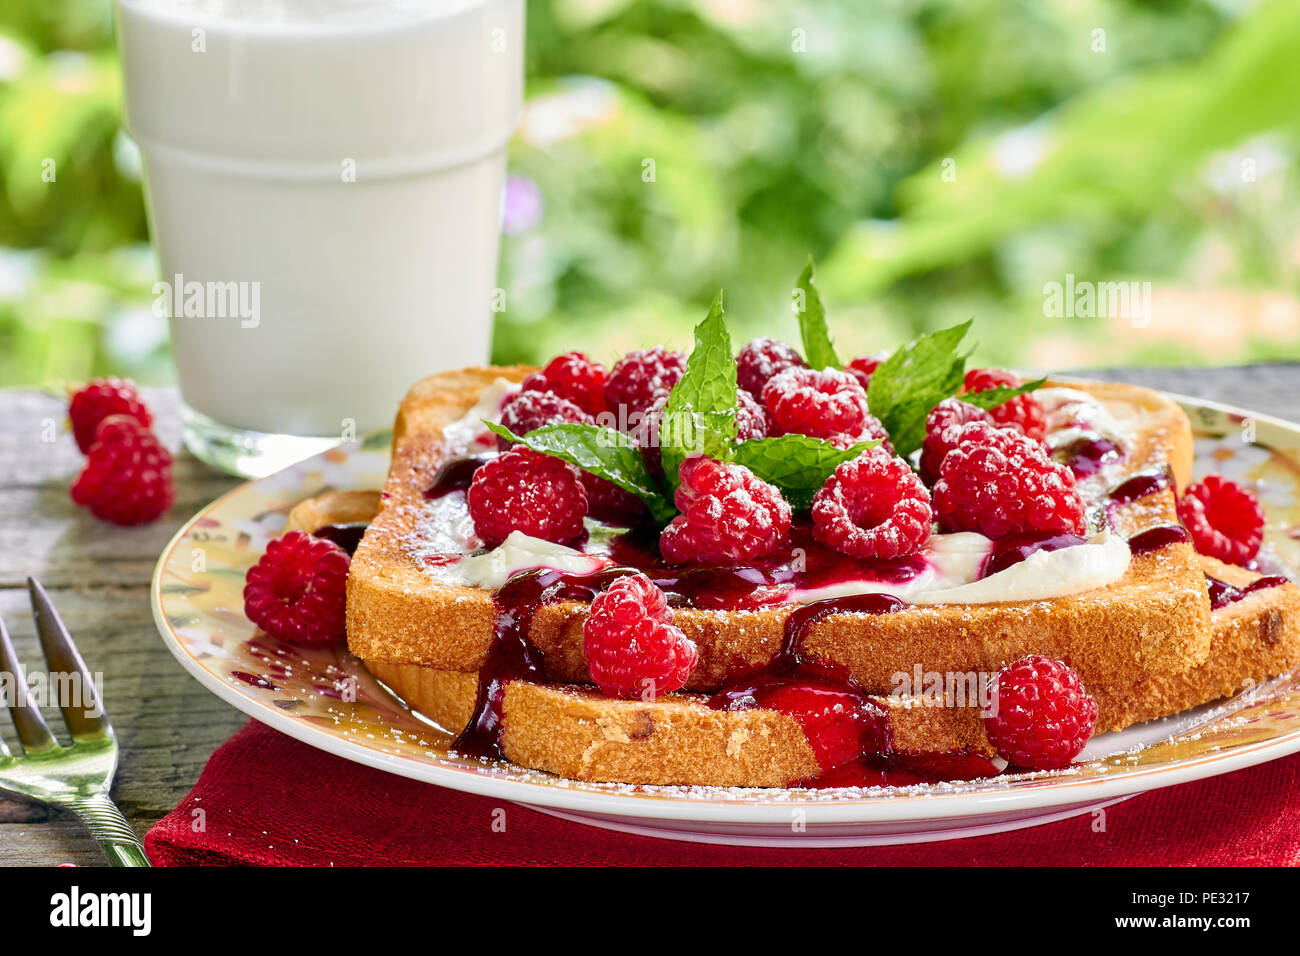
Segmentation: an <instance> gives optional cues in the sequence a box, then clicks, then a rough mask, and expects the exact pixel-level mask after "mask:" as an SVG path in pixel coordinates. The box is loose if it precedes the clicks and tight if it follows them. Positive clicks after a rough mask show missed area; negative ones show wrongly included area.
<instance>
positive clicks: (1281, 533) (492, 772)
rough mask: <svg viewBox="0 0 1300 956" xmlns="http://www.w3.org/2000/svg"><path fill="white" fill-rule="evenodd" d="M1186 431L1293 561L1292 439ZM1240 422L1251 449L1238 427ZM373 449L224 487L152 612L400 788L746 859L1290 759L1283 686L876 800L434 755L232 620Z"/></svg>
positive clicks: (382, 443) (1276, 434)
mask: <svg viewBox="0 0 1300 956" xmlns="http://www.w3.org/2000/svg"><path fill="white" fill-rule="evenodd" d="M1180 401H1181V402H1182V404H1183V406H1184V407H1185V408H1186V409H1187V411H1188V414H1189V415H1190V416H1191V418H1192V421H1193V424H1194V426H1195V428H1196V430H1197V465H1198V472H1202V473H1203V472H1206V471H1211V470H1213V471H1217V472H1221V473H1226V474H1228V475H1229V476H1230V477H1234V478H1242V479H1247V480H1253V481H1257V482H1259V487H1260V490H1261V497H1262V500H1263V502H1264V505H1265V507H1266V509H1267V510H1268V512H1269V519H1270V532H1269V537H1268V541H1269V545H1270V547H1271V548H1272V549H1274V551H1276V552H1277V553H1278V555H1279V557H1280V558H1281V559H1282V560H1284V561H1285V562H1286V563H1287V564H1288V565H1289V566H1291V567H1295V566H1297V565H1300V561H1297V558H1300V541H1297V540H1296V539H1295V538H1293V537H1291V536H1290V535H1289V534H1287V533H1286V532H1287V530H1289V529H1294V528H1296V527H1300V505H1297V490H1298V489H1300V426H1295V425H1292V424H1289V423H1286V422H1281V421H1278V420H1276V419H1270V418H1267V417H1265V416H1258V415H1251V414H1249V413H1247V412H1242V411H1238V410H1235V409H1230V408H1226V407H1223V406H1218V405H1213V404H1210V403H1204V402H1198V401H1195V400H1192V399H1180ZM1246 417H1249V418H1251V419H1253V420H1254V422H1255V423H1256V429H1257V442H1256V444H1254V445H1248V444H1245V443H1244V442H1242V441H1241V438H1240V425H1239V423H1240V422H1241V421H1242V419H1243V418H1246ZM387 448H388V436H387V435H376V436H372V437H371V438H369V439H367V440H366V442H365V443H364V444H363V445H361V446H349V447H346V448H337V449H333V450H331V451H328V452H325V453H323V454H321V455H318V456H316V457H314V458H310V459H307V460H306V461H304V462H301V463H299V464H297V465H294V466H292V467H290V468H288V469H285V470H284V471H282V472H279V473H277V474H275V475H271V476H269V477H267V478H263V479H260V480H257V481H251V482H248V483H246V484H244V485H241V486H239V487H238V488H236V489H234V490H233V491H231V492H229V493H228V494H226V495H224V496H222V497H221V498H219V499H217V500H216V501H214V502H213V503H212V504H210V505H208V506H207V507H206V508H204V509H203V510H202V511H200V512H199V513H198V514H197V515H195V516H194V517H193V518H192V519H190V521H189V522H187V523H186V525H185V526H184V527H183V528H182V529H181V530H180V531H179V532H178V533H177V535H176V537H175V538H173V539H172V541H171V543H170V544H169V545H168V546H167V548H166V550H165V551H164V552H163V554H162V556H161V557H160V558H159V560H158V566H157V569H156V570H155V572H154V580H153V588H152V601H153V608H154V617H155V619H156V620H157V623H158V629H159V631H160V633H161V634H162V636H163V639H164V640H165V642H166V643H167V646H168V648H169V649H170V650H171V652H172V653H173V654H174V655H175V656H176V659H177V660H179V661H180V662H181V664H182V665H183V666H184V667H185V668H186V669H187V670H188V671H189V672H190V673H191V674H193V675H194V677H195V678H196V679H198V680H199V681H200V682H201V683H202V684H203V685H204V686H206V687H207V688H208V689H210V690H211V691H212V692H213V693H215V694H217V695H218V696H219V697H221V698H222V699H224V700H226V701H228V702H229V703H231V704H233V705H234V706H235V707H238V708H239V709H240V710H242V711H244V712H245V713H247V714H249V715H250V716H252V717H255V718H257V719H258V720H260V721H261V722H263V723H265V724H268V725H270V726H272V727H275V728H276V729H278V730H281V731H283V732H284V733H286V734H289V735H290V736H291V737H295V738H297V739H298V740H301V741H303V742H305V743H307V744H310V745H311V746H313V747H318V748H320V749H321V750H325V751H327V752H329V753H333V754H337V755H339V756H341V757H345V758H347V759H349V760H353V761H356V762H357V763H361V764H366V765H368V766H372V767H377V768H379V769H381V770H387V771H390V772H392V773H397V774H401V775H402V776H405V777H411V778H414V779H416V780H424V781H427V782H429V783H434V784H438V785H440V786H444V787H451V788H453V789H456V790H463V791H467V792H470V793H477V794H482V795H485V796H490V797H494V798H498V799H503V800H509V801H513V802H516V803H520V804H524V805H526V806H531V807H533V808H535V809H538V810H541V811H543V812H545V813H550V814H553V815H555V816H558V817H563V818H564V819H567V820H576V821H579V822H582V823H587V824H591V825H594V826H599V827H605V828H608V829H614V830H622V831H626V832H631V833H639V834H645V835H651V836H660V837H668V838H672V839H678V840H696V841H704V842H710V843H731V844H744V845H753V846H865V845H876V844H891V843H913V842H924V841H931V840H943V839H950V838H954V837H964V836H975V835H979V834H984V833H993V832H998V831H1002V830H1012V829H1017V828H1020V827H1026V826H1033V825H1036V824H1040V823H1047V822H1051V821H1053V820H1060V819H1064V818H1066V817H1070V816H1075V815H1077V814H1081V813H1087V812H1090V811H1093V810H1095V809H1097V808H1099V807H1102V806H1106V805H1108V804H1110V803H1114V802H1116V801H1118V800H1122V799H1125V798H1126V797H1128V796H1131V795H1133V794H1138V793H1142V792H1145V791H1148V790H1154V789H1158V788H1160V787H1168V786H1173V785H1175V784H1179V783H1186V782H1188V781H1192V780H1199V779H1202V778H1205V777H1210V776H1214V775H1216V774H1221V773H1227V772H1229V771H1232V770H1238V769H1240V768H1242V767H1249V766H1251V765H1253V764H1257V763H1262V762H1264V761H1267V760H1274V759H1276V758H1278V757H1282V756H1285V755H1287V754H1290V753H1294V752H1296V751H1297V750H1300V681H1298V680H1297V678H1296V676H1295V675H1291V676H1287V677H1284V678H1279V679H1277V680H1274V681H1270V682H1268V683H1267V684H1265V685H1262V686H1261V687H1258V688H1255V689H1254V690H1253V691H1251V692H1248V693H1245V694H1241V695H1238V696H1237V697H1235V698H1233V699H1232V700H1230V701H1224V702H1219V703H1217V704H1212V705H1208V706H1206V707H1202V708H1198V709H1197V710H1194V711H1189V712H1187V713H1184V714H1179V715H1177V716H1175V717H1171V718H1167V719H1165V720H1160V721H1153V722H1152V723H1150V724H1144V725H1141V726H1138V727H1132V728H1128V729H1126V730H1124V731H1122V732H1120V733H1114V734H1105V735H1102V736H1100V737H1097V738H1095V739H1094V740H1092V741H1091V742H1090V743H1089V745H1088V748H1087V750H1085V752H1084V758H1083V759H1084V760H1085V761H1086V762H1084V763H1081V764H1079V765H1077V766H1075V767H1072V768H1071V769H1069V770H1067V771H1058V772H1055V773H1040V774H1023V775H1014V776H1003V777H998V778H995V779H993V780H987V781H974V782H969V783H959V784H927V785H921V786H915V787H907V788H894V789H875V790H847V791H846V790H820V791H818V790H797V789H789V790H745V789H723V788H711V787H634V786H626V785H617V784H591V783H581V782H576V781H572V780H564V779H561V778H558V777H554V776H551V775H549V774H544V773H539V772H534V771H528V770H523V769H520V768H517V767H513V766H506V765H500V764H497V765H490V764H486V763H483V762H479V761H474V760H466V759H462V758H459V757H455V756H448V754H447V752H446V747H447V744H448V743H449V741H450V736H449V735H448V734H447V733H445V732H444V731H443V730H442V729H441V728H438V727H436V726H435V725H432V724H431V723H429V722H428V721H426V720H424V719H423V718H421V717H419V716H417V715H415V714H413V713H411V711H409V710H408V709H407V708H406V707H405V706H404V705H403V704H402V703H401V702H400V701H399V700H397V699H396V698H395V697H393V696H392V695H391V694H390V693H388V691H387V690H386V689H385V688H384V687H383V686H382V685H380V684H379V683H378V682H377V681H375V679H374V678H373V677H371V676H370V675H369V673H368V672H367V671H366V670H365V669H364V668H363V667H362V666H361V665H360V664H359V663H358V662H357V661H356V660H355V659H354V658H352V657H351V656H350V655H349V654H348V653H347V652H346V651H345V650H342V649H333V650H326V651H309V650H303V649H301V648H296V647H292V646H290V645H286V644H280V643H278V642H276V641H274V640H272V639H270V638H268V637H267V636H266V635H264V634H259V633H257V632H256V629H255V628H254V627H253V625H252V624H251V623H250V622H249V621H248V620H247V619H246V618H245V617H244V615H243V598H242V593H241V592H242V588H243V581H244V573H245V571H246V570H247V568H248V567H249V566H250V565H252V564H253V563H254V562H255V561H256V560H257V558H258V557H259V556H260V554H261V552H262V550H263V548H264V547H265V545H266V542H267V540H268V539H269V538H270V537H272V536H274V535H275V534H276V533H278V531H279V530H280V529H281V528H282V527H283V525H284V520H285V516H286V515H287V513H288V510H289V509H290V508H291V507H292V506H293V505H294V504H295V503H297V502H298V501H300V500H301V499H302V498H304V497H306V496H309V495H313V494H317V493H319V492H321V491H323V490H326V489H327V488H336V489H351V488H377V487H379V486H380V485H381V484H382V482H383V479H384V476H385V474H386V472H387V467H388V458H387Z"/></svg>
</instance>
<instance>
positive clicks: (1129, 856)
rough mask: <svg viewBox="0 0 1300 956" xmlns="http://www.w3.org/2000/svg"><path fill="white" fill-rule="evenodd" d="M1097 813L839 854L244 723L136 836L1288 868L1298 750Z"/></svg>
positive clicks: (333, 847)
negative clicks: (601, 807) (488, 786)
mask: <svg viewBox="0 0 1300 956" xmlns="http://www.w3.org/2000/svg"><path fill="white" fill-rule="evenodd" d="M502 808H504V811H505V816H504V822H505V830H504V832H501V830H500V826H499V824H500V821H501V813H500V812H499V811H500V810H501V809H502ZM199 811H202V813H199ZM200 821H201V822H202V826H199V823H200ZM494 822H496V823H498V826H497V827H496V829H494V827H493V824H494ZM1093 825H1094V818H1093V817H1092V815H1090V814H1084V815H1083V816H1081V817H1075V818H1074V819H1071V820H1065V821H1062V822H1060V823H1053V824H1049V825H1047V826H1041V827H1033V828H1031V829H1027V830H1017V831H1013V832H1011V833H1002V834H996V835H993V836H985V837H977V838H974V839H969V840H951V841H945V842H942V843H921V844H913V845H910V846H888V847H863V848H852V849H834V850H809V849H755V848H747V847H727V846H708V845H704V844H698V843H683V842H677V841H671V840H657V839H652V838H649V837H639V836H628V835H625V834H621V833H613V832H610V831H607V830H600V829H597V828H594V827H587V826H582V825H580V824H575V823H567V822H565V821H563V820H558V819H555V818H554V817H549V816H546V815H544V814H541V813H537V812H536V811H533V810H527V809H524V808H523V807H518V806H515V805H514V804H510V803H506V802H504V801H501V800H495V799H490V798H487V797H476V796H471V795H469V794H464V793H458V792H456V791H454V790H445V789H443V788H441V787H435V786H431V785H429V784H424V783H418V782H416V781H414V780H408V779H406V778H405V777H398V776H395V775H393V774H390V773H385V772H383V771H380V770H372V769H370V768H368V767H363V766H361V765H360V764H354V763H351V762H349V761H346V760H344V759H343V758H341V757H335V756H332V755H330V754H327V753H324V752H323V751H320V750H316V749H314V748H312V747H308V746H307V745H306V744H302V743H299V742H298V741H296V740H293V739H292V738H290V737H286V736H285V735H283V734H281V733H279V732H277V731H275V730H272V729H270V728H269V727H266V726H264V725H262V724H259V723H257V722H256V721H249V723H248V724H247V725H246V726H245V727H244V729H243V730H241V731H240V732H239V733H237V734H236V735H235V736H234V737H232V738H231V739H230V740H229V741H227V742H226V743H225V744H224V745H223V746H222V747H221V748H220V749H218V750H217V752H216V753H215V754H213V756H212V759H211V760H210V761H209V762H208V765H207V767H206V768H205V769H204V771H203V775H202V776H201V777H200V778H199V782H198V784H196V785H195V787H194V789H193V790H192V791H191V792H190V794H189V796H187V797H186V798H185V800H184V801H182V802H181V805H180V806H178V807H177V808H176V809H175V810H173V811H172V812H171V813H170V814H168V815H167V816H166V817H164V818H163V819H162V820H160V821H159V822H158V824H157V825H156V826H155V827H154V828H153V829H152V830H150V831H149V833H148V835H147V836H146V837H145V847H146V848H147V849H148V853H149V858H150V859H151V860H153V862H154V863H155V864H158V865H170V866H177V865H216V866H229V865H240V864H253V865H259V866H271V865H289V866H293V865H298V866H309V865H336V866H347V865H354V866H355V865H385V866H401V865H479V866H482V865H488V866H500V865H510V864H543V865H548V866H554V865H564V864H603V865H620V864H639V865H655V864H669V865H672V864H693V865H699V864H705V865H720V866H735V865H737V864H764V865H787V866H788V865H818V864H826V865H840V864H852V865H891V864H911V865H926V864H936V865H977V866H989V865H994V866H996V865H1001V864H1036V865H1047V866H1051V865H1069V866H1079V865H1089V864H1092V865H1098V864H1100V865H1135V866H1143V865H1174V866H1176V865H1196V866H1224V865H1292V866H1294V865H1297V864H1300V754H1296V755H1293V756H1291V757H1286V758H1283V759H1281V760H1275V761H1273V762H1271V763H1267V764H1262V765H1260V766H1257V767H1251V768H1250V769H1247V770H1241V771H1238V772H1237V773H1232V774H1227V775H1224V776H1219V777H1213V778H1211V779H1208V780H1202V781H1199V782H1197V783H1190V784H1184V785H1183V786H1179V787H1171V788H1167V789H1164V790H1157V791H1154V792H1152V793H1148V794H1145V795H1142V796H1139V797H1134V798H1133V799H1131V800H1128V801H1126V802H1123V803H1119V804H1116V805H1114V806H1111V807H1108V808H1107V809H1106V819H1105V825H1106V827H1105V831H1104V832H1094V830H1093Z"/></svg>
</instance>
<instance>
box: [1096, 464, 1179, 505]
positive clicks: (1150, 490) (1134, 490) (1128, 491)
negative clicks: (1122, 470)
mask: <svg viewBox="0 0 1300 956" xmlns="http://www.w3.org/2000/svg"><path fill="white" fill-rule="evenodd" d="M1173 483H1174V482H1173V476H1172V475H1170V473H1169V469H1168V468H1162V469H1160V470H1159V471H1140V472H1138V473H1137V474H1136V475H1133V476H1132V477H1131V478H1129V479H1128V480H1126V481H1123V482H1121V483H1120V484H1118V485H1116V486H1115V487H1114V488H1112V489H1111V490H1110V500H1111V501H1112V502H1113V503H1114V504H1117V505H1125V504H1128V503H1130V502H1133V501H1137V500H1138V499H1140V498H1145V497H1146V496H1147V495H1151V494H1155V493H1156V492H1157V491H1160V490H1162V489H1164V488H1171V487H1173Z"/></svg>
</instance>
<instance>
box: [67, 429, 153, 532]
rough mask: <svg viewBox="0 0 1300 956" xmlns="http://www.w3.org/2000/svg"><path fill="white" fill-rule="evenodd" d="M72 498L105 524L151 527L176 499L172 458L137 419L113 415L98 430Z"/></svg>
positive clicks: (72, 489)
mask: <svg viewBox="0 0 1300 956" xmlns="http://www.w3.org/2000/svg"><path fill="white" fill-rule="evenodd" d="M70 494H71V496H72V500H73V501H74V502H76V503H77V504H79V505H81V506H82V507H85V508H89V509H90V513H91V514H93V515H94V516H95V517H96V518H99V519H101V520H103V521H111V522H112V523H113V524H120V525H136V524H148V523H149V522H151V521H156V520H157V519H158V518H160V517H162V515H163V514H164V512H166V511H167V509H168V508H170V507H171V506H172V503H173V502H174V501H175V500H176V490H175V487H174V486H173V484H172V456H171V454H170V453H169V452H168V451H167V449H166V448H164V447H163V446H162V443H161V442H159V441H158V439H157V438H156V437H155V436H154V434H153V433H152V432H150V431H149V430H148V429H147V428H145V427H144V426H142V425H141V424H140V422H139V421H138V420H137V419H135V418H133V417H131V416H129V415H109V416H108V417H107V418H105V419H103V420H102V421H100V423H99V426H98V428H96V430H95V440H94V442H93V444H91V446H90V452H89V455H88V456H87V458H86V466H85V467H84V468H83V469H82V470H81V474H79V475H78V476H77V479H76V481H74V482H73V484H72V488H71V489H70Z"/></svg>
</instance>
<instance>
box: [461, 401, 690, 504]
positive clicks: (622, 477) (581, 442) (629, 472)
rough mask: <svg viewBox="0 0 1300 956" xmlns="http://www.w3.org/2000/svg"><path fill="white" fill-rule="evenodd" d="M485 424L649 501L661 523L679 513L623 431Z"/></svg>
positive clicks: (638, 450) (588, 426)
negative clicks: (523, 431)
mask: <svg viewBox="0 0 1300 956" xmlns="http://www.w3.org/2000/svg"><path fill="white" fill-rule="evenodd" d="M483 424H484V425H486V426H487V427H488V429H489V430H491V432H492V433H493V434H494V435H500V436H501V437H502V438H505V439H508V440H510V441H516V442H519V444H521V445H524V446H525V447H527V448H531V449H532V450H533V451H538V452H541V453H542V454H544V455H552V456H554V457H556V458H560V459H562V460H564V461H567V462H568V463H569V464H571V465H577V466H578V467H579V468H581V469H582V470H583V471H589V472H591V473H592V474H593V475H595V476H596V477H598V478H604V479H605V480H606V481H612V482H613V483H614V484H616V485H618V486H619V487H620V488H622V489H623V490H624V491H630V492H632V494H634V495H636V496H637V497H638V498H640V499H641V500H642V501H644V502H645V503H646V507H648V508H649V509H650V514H651V515H652V516H653V517H654V519H655V520H656V521H658V522H660V523H666V522H668V521H670V520H672V517H673V515H675V514H676V513H677V509H676V508H674V507H673V505H672V502H671V501H669V500H668V499H667V498H666V497H665V496H664V494H663V492H661V491H660V490H659V486H658V483H657V482H656V481H655V480H654V477H653V476H652V475H651V474H650V472H649V471H648V470H647V469H646V466H645V459H644V458H642V457H641V449H640V448H639V447H638V446H637V444H636V443H635V442H633V441H632V439H631V438H629V437H628V436H627V435H624V434H623V433H622V432H620V431H616V430H615V429H613V428H606V427H605V426H603V425H584V424H562V425H543V426H542V427H541V428H535V429H533V430H532V431H530V432H529V433H528V434H527V435H516V434H514V433H513V432H511V431H510V429H508V428H506V427H505V426H504V425H499V424H497V423H496V422H487V421H485V422H484V423H483Z"/></svg>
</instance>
